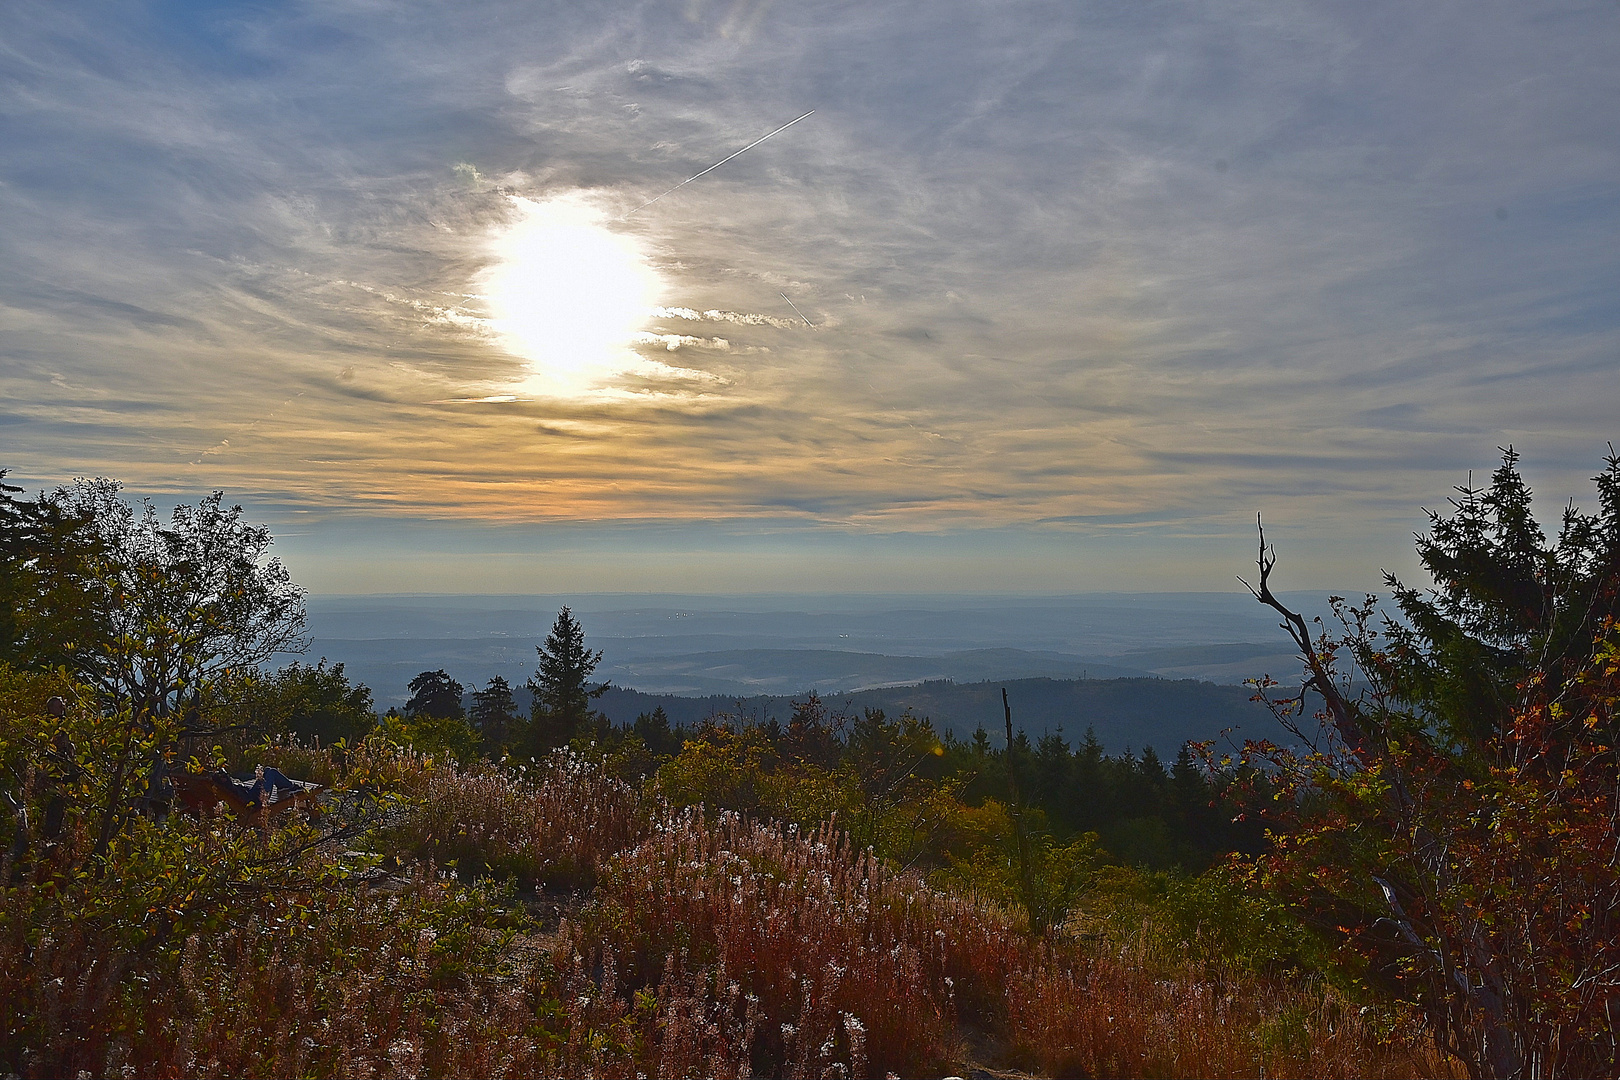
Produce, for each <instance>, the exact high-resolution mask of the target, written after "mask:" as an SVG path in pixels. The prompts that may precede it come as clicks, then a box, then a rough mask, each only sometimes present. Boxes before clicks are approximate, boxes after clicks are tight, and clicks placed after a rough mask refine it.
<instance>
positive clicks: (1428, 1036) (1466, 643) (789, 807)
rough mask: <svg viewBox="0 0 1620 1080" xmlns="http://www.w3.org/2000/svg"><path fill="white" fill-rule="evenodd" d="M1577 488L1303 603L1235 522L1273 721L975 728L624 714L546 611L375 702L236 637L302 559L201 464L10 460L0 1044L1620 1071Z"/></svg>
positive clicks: (755, 1070)
mask: <svg viewBox="0 0 1620 1080" xmlns="http://www.w3.org/2000/svg"><path fill="white" fill-rule="evenodd" d="M0 477H3V474H0ZM1595 484H1596V503H1597V505H1596V509H1595V510H1594V511H1592V512H1590V513H1587V512H1583V511H1581V510H1578V509H1577V508H1575V507H1574V506H1570V507H1569V508H1568V509H1566V510H1565V511H1564V512H1563V514H1562V516H1561V520H1560V522H1559V526H1558V528H1557V530H1556V532H1555V533H1554V534H1552V535H1548V534H1547V532H1546V531H1545V530H1544V529H1543V528H1542V526H1541V525H1540V524H1538V522H1537V519H1536V517H1535V515H1534V513H1533V510H1532V504H1531V493H1530V491H1529V489H1528V487H1527V485H1526V484H1525V482H1524V480H1523V477H1522V475H1521V473H1520V470H1519V466H1518V458H1517V455H1516V454H1514V452H1513V451H1512V450H1511V449H1510V450H1507V451H1505V452H1504V455H1503V459H1502V462H1501V465H1500V467H1499V468H1498V469H1497V470H1496V471H1495V473H1494V474H1493V476H1492V477H1491V479H1490V481H1489V483H1488V485H1487V486H1485V487H1483V488H1479V489H1475V488H1473V487H1471V486H1464V487H1461V488H1459V489H1458V490H1457V493H1456V498H1454V499H1453V500H1452V502H1451V503H1450V508H1449V510H1448V511H1446V512H1444V513H1439V512H1437V513H1432V514H1431V515H1430V516H1429V519H1428V521H1427V524H1426V530H1425V531H1424V532H1423V533H1421V534H1420V535H1419V536H1418V540H1417V545H1418V555H1419V558H1420V560H1421V564H1422V567H1423V569H1424V571H1425V573H1426V574H1427V575H1428V577H1429V579H1430V580H1429V582H1427V583H1425V584H1423V585H1411V584H1408V583H1406V582H1403V581H1400V580H1397V579H1396V578H1394V577H1390V578H1388V580H1387V590H1388V598H1387V599H1382V598H1380V597H1375V596H1366V597H1359V598H1336V600H1335V603H1334V612H1335V616H1334V617H1333V618H1331V619H1320V620H1307V619H1305V618H1304V617H1302V616H1301V615H1299V614H1298V613H1296V612H1294V611H1292V610H1290V609H1289V608H1288V607H1287V605H1286V604H1285V603H1283V602H1282V601H1281V600H1279V599H1278V598H1277V596H1276V595H1275V593H1274V592H1273V591H1272V581H1271V578H1272V574H1273V572H1274V570H1275V569H1276V567H1277V566H1278V560H1279V557H1280V556H1279V554H1278V553H1277V551H1276V550H1275V549H1274V548H1272V547H1270V546H1268V545H1267V544H1266V542H1265V539H1264V533H1263V531H1262V532H1261V533H1260V534H1259V548H1258V562H1257V566H1256V567H1255V569H1257V570H1258V576H1255V577H1253V578H1252V579H1250V580H1249V584H1250V585H1251V587H1252V591H1253V593H1254V596H1255V600H1256V602H1257V603H1260V604H1265V605H1267V606H1269V607H1271V608H1272V609H1274V611H1275V613H1276V615H1277V617H1278V619H1279V622H1280V629H1279V634H1280V635H1283V636H1285V637H1286V639H1287V640H1288V641H1289V642H1290V643H1291V644H1292V646H1293V647H1294V648H1295V649H1297V650H1298V653H1299V656H1300V662H1301V669H1302V670H1301V674H1300V679H1299V681H1298V682H1297V683H1296V684H1293V685H1290V686H1282V685H1279V684H1277V683H1276V682H1273V681H1272V680H1270V679H1267V678H1257V679H1256V680H1255V682H1254V683H1253V685H1252V687H1251V691H1252V693H1253V694H1254V695H1255V697H1256V699H1257V700H1259V701H1261V702H1262V703H1264V704H1265V705H1266V706H1267V707H1268V708H1269V709H1270V711H1271V714H1272V716H1273V717H1274V719H1275V724H1274V726H1273V736H1272V737H1271V738H1268V739H1266V738H1263V739H1250V740H1249V741H1246V742H1244V743H1242V744H1241V745H1237V744H1229V743H1225V742H1222V741H1220V740H1215V741H1211V742H1202V743H1196V742H1195V743H1187V744H1183V745H1180V746H1173V747H1171V746H1166V747H1159V748H1155V747H1152V746H1143V747H1140V748H1139V749H1136V750H1135V751H1130V750H1121V751H1119V752H1107V750H1106V749H1105V747H1104V745H1103V744H1102V743H1101V742H1099V740H1098V738H1097V737H1096V734H1095V732H1094V731H1090V730H1088V729H1087V725H1086V719H1085V717H1084V716H1083V715H1082V716H1076V717H1074V718H1073V722H1072V723H1071V724H1069V725H1067V726H1066V727H1065V729H1064V730H1063V731H1056V730H1049V731H1046V732H1045V733H1043V734H1039V735H1038V736H1036V737H1035V738H1031V737H1029V735H1027V734H1026V732H1025V731H1024V730H1023V729H1022V728H1021V726H1020V723H1019V717H1020V703H1019V700H1018V697H1017V696H1016V694H1015V693H1012V692H1010V691H1003V693H1002V702H1001V703H1002V716H1003V721H1004V722H1003V724H1001V725H999V726H997V727H995V728H994V729H990V730H987V729H986V728H984V727H980V728H979V729H978V730H977V731H975V732H973V733H972V735H971V737H967V738H959V737H957V735H955V734H954V733H952V732H950V731H940V730H936V727H935V725H934V723H933V722H932V721H931V720H930V718H929V717H928V716H926V715H919V714H917V713H915V712H913V711H911V710H904V711H901V712H899V713H896V714H892V715H891V714H890V713H888V712H886V711H885V710H883V709H881V708H873V707H850V708H846V707H844V706H842V705H840V704H838V703H836V702H831V701H827V700H823V699H822V698H820V697H818V696H817V695H815V694H813V693H812V694H806V695H804V696H802V697H800V698H797V699H794V701H793V702H792V706H791V710H790V714H789V715H788V716H786V717H785V718H780V719H779V718H776V717H774V716H772V717H765V716H761V715H759V714H752V715H751V714H749V713H748V712H746V711H744V710H738V711H732V712H727V711H725V710H715V711H712V712H711V713H710V714H709V715H707V716H706V717H704V718H703V719H701V720H697V721H683V722H672V721H671V720H670V718H669V716H668V715H667V714H666V713H665V711H664V710H663V709H661V708H655V709H653V710H651V711H648V712H643V713H641V714H640V715H639V716H638V717H637V718H636V719H635V720H634V722H633V723H629V724H624V725H616V724H614V723H612V722H610V721H609V720H608V719H607V718H606V716H605V715H604V714H603V713H602V712H601V710H600V709H599V708H598V702H599V700H600V698H601V696H602V694H603V693H605V692H606V688H605V687H604V685H603V684H601V683H600V682H597V681H595V680H594V678H593V675H594V672H595V670H596V668H597V666H598V664H599V663H600V660H601V654H600V653H599V652H596V651H593V650H592V648H591V647H590V639H589V635H588V628H587V627H585V626H583V625H582V624H581V622H580V621H579V620H578V619H577V618H575V617H574V615H573V613H572V611H571V610H570V609H568V608H566V607H565V608H563V609H562V610H561V611H560V612H559V613H558V615H557V619H556V621H555V623H554V625H553V626H552V629H551V633H550V635H549V636H548V637H547V638H546V639H545V640H543V641H541V642H538V643H536V652H535V672H534V675H533V676H532V677H531V678H530V680H529V682H528V685H527V687H524V688H521V689H524V690H526V691H527V693H526V694H524V695H521V696H523V697H526V698H528V699H529V700H530V701H531V702H532V705H531V706H530V707H529V708H527V709H522V710H520V709H519V708H518V700H519V697H520V695H519V694H518V693H517V691H518V690H519V689H520V688H514V687H513V686H511V685H509V684H508V683H507V682H506V680H504V679H501V678H494V679H489V680H487V681H485V682H484V684H483V685H481V686H471V687H469V686H464V685H463V684H461V683H459V682H458V681H457V680H456V679H455V678H453V677H452V676H451V675H450V674H449V673H448V672H446V671H443V670H436V671H424V672H422V673H421V674H419V675H418V676H417V677H416V678H415V679H413V680H412V681H411V683H410V687H409V689H410V693H411V696H410V699H409V701H408V702H407V703H406V704H405V706H404V707H403V708H402V709H392V708H391V709H388V710H387V711H385V712H381V713H379V712H378V711H377V710H376V709H375V707H374V705H373V699H372V694H371V690H370V689H368V688H367V687H365V686H363V685H357V684H355V683H353V682H351V680H350V679H349V678H348V677H347V676H346V675H345V672H344V669H343V666H342V665H341V664H329V663H328V662H327V661H325V660H316V661H314V662H303V661H300V662H297V663H293V664H290V665H286V666H282V667H279V668H277V667H273V666H272V664H271V660H272V658H274V657H277V656H278V655H281V654H285V653H287V652H289V651H297V650H298V649H299V648H300V647H301V646H302V645H304V644H305V643H306V636H305V629H304V615H303V606H302V597H303V591H302V590H301V589H300V588H299V587H298V586H297V584H296V583H294V582H293V581H292V579H291V576H290V574H289V573H288V571H287V570H286V568H285V567H284V566H283V565H282V564H281V563H280V562H278V561H277V560H275V559H274V558H271V557H270V554H269V551H270V547H271V543H272V537H271V535H270V533H269V531H268V530H266V529H264V528H262V527H258V526H254V525H251V524H250V523H248V522H247V521H246V520H245V519H244V514H243V512H242V510H241V509H240V508H239V507H231V506H228V505H226V503H225V502H224V498H223V495H222V494H220V493H215V494H214V495H212V496H210V497H208V498H205V499H203V500H201V501H200V502H198V503H196V504H194V505H186V504H182V505H181V506H179V507H177V508H176V509H175V510H174V512H173V514H172V515H171V516H170V517H169V518H168V519H164V518H162V517H160V516H159V515H158V513H157V512H156V510H155V509H154V508H153V507H152V506H151V505H150V504H144V505H136V504H132V503H131V502H130V501H128V500H127V499H126V498H125V497H124V495H123V492H122V490H121V488H120V487H119V485H118V484H116V483H115V482H112V481H105V480H98V481H88V482H87V481H81V482H78V483H76V484H75V485H71V486H68V487H64V488H59V489H56V490H54V491H49V492H43V493H40V494H39V495H38V496H36V497H28V496H27V495H26V493H24V492H23V491H21V490H20V489H18V488H17V487H15V486H12V485H4V489H3V491H0V575H3V576H0V592H3V593H4V594H5V596H4V599H5V603H4V605H3V607H0V763H3V769H0V788H3V791H4V795H5V799H6V808H5V809H6V813H5V815H4V819H3V821H0V970H4V971H5V972H7V973H8V981H9V992H8V993H7V994H5V995H4V996H3V997H0V1070H3V1071H4V1072H6V1073H7V1074H13V1075H18V1076H29V1077H32V1076H64V1075H92V1076H101V1075H109V1076H113V1075H116V1076H142V1077H147V1076H250V1075H251V1076H294V1075H296V1076H306V1075H307V1076H578V1075H591V1076H603V1077H606V1076H625V1077H632V1076H651V1075H657V1076H661V1077H662V1076H670V1077H676V1076H738V1077H742V1076H783V1077H834V1076H838V1077H864V1076H885V1075H893V1076H923V1075H934V1076H945V1075H959V1076H967V1075H991V1076H997V1075H1008V1074H1015V1073H1016V1074H1020V1075H1027V1074H1035V1075H1046V1076H1262V1075H1264V1076H1389V1077H1407V1076H1412V1077H1417V1076H1469V1077H1493V1078H1495V1077H1520V1076H1540V1077H1553V1076H1591V1075H1612V1074H1614V1072H1615V1071H1616V1069H1617V1068H1620V1046H1617V1043H1616V1030H1615V1021H1614V1018H1613V1007H1614V1006H1613V1003H1614V1002H1615V1001H1616V1000H1620V924H1617V921H1616V920H1617V915H1616V913H1617V912H1620V874H1617V866H1616V860H1617V859H1620V824H1617V822H1620V760H1617V757H1616V742H1615V738H1616V735H1617V725H1620V625H1617V618H1620V457H1617V456H1615V455H1613V453H1612V451H1611V454H1610V456H1609V457H1608V458H1606V459H1605V463H1604V468H1603V469H1602V470H1601V472H1600V473H1599V475H1598V476H1597V477H1596V478H1595ZM1008 685H1009V686H1012V685H1013V684H1008ZM199 792H200V793H201V794H198V793H199ZM974 1070H978V1072H974Z"/></svg>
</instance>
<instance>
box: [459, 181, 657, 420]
mask: <svg viewBox="0 0 1620 1080" xmlns="http://www.w3.org/2000/svg"><path fill="white" fill-rule="evenodd" d="M511 201H512V205H513V206H514V207H515V208H516V209H517V210H518V212H519V216H518V219H517V220H516V221H515V222H514V223H512V224H511V225H510V226H507V227H506V228H504V229H503V230H502V231H501V232H500V233H499V234H497V235H496V237H495V238H494V241H493V248H494V253H495V257H496V261H495V265H494V266H492V267H491V268H490V269H489V270H487V271H486V272H485V273H484V275H483V277H482V279H481V281H480V291H481V292H482V293H483V295H484V297H485V300H486V302H487V303H488V305H489V308H490V315H491V316H492V323H493V325H494V328H495V330H496V331H497V332H498V333H499V334H500V335H501V338H502V340H503V343H504V344H505V346H506V348H507V349H508V350H510V351H511V352H512V353H513V354H515V355H517V356H521V357H523V358H524V359H525V360H527V361H528V362H529V378H528V380H527V381H526V382H525V383H524V389H526V390H532V391H534V392H537V393H544V394H579V393H583V392H585V391H587V390H589V389H591V388H592V387H593V386H595V385H597V384H599V383H601V382H602V381H603V380H604V379H606V378H608V377H609V376H612V375H615V374H617V373H619V372H621V371H626V370H629V369H631V368H633V367H636V366H637V365H639V364H640V363H641V362H642V361H641V358H640V357H638V356H637V355H636V354H635V353H634V352H633V351H632V350H631V348H630V346H631V343H632V342H633V341H634V340H635V339H636V336H637V335H638V334H639V333H640V332H641V328H642V325H643V324H644V323H645V322H646V321H647V319H648V317H649V316H650V314H651V312H652V309H653V308H654V307H656V306H657V305H658V302H659V299H660V293H661V291H662V284H663V283H662V282H661V281H660V280H659V277H658V274H657V272H656V271H654V270H653V268H652V267H651V266H650V265H648V263H647V258H646V256H645V255H644V254H643V252H642V250H641V246H640V244H639V243H638V242H637V240H636V239H635V237H632V236H626V235H623V234H620V233H616V232H614V231H612V230H611V229H609V228H608V227H607V225H606V224H605V222H606V221H607V214H606V213H604V212H603V211H602V210H601V209H600V208H598V207H596V206H593V205H592V204H591V203H590V202H589V201H588V200H587V199H586V198H585V197H584V196H583V195H579V194H575V195H562V196H558V197H556V198H551V199H547V200H546V201H544V202H535V201H534V200H532V199H524V198H520V197H517V196H513V197H512V200H511Z"/></svg>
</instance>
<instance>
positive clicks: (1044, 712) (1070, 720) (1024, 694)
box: [597, 678, 1278, 756]
mask: <svg viewBox="0 0 1620 1080" xmlns="http://www.w3.org/2000/svg"><path fill="white" fill-rule="evenodd" d="M1002 687H1006V688H1007V696H1008V698H1009V699H1010V700H1011V702H1012V708H1013V724H1014V726H1015V727H1018V728H1021V729H1023V730H1024V731H1027V732H1028V733H1029V735H1030V737H1031V738H1036V737H1038V736H1040V735H1042V734H1044V733H1045V732H1047V731H1051V730H1055V729H1058V728H1062V729H1063V733H1064V736H1065V737H1066V738H1067V739H1068V740H1069V742H1070V744H1071V745H1072V744H1073V743H1075V742H1077V741H1078V740H1079V739H1080V738H1081V737H1082V736H1083V735H1084V733H1085V730H1086V728H1087V727H1088V726H1090V727H1092V728H1094V729H1095V730H1096V732H1097V737H1098V739H1099V740H1101V742H1102V743H1103V746H1104V747H1105V748H1106V749H1107V750H1108V752H1109V753H1120V752H1122V751H1124V750H1125V749H1126V748H1127V747H1129V748H1131V749H1133V750H1138V751H1140V750H1141V749H1142V747H1144V746H1148V745H1151V746H1153V747H1154V749H1156V750H1157V751H1158V752H1159V753H1160V754H1161V755H1163V756H1169V755H1172V754H1174V753H1175V751H1176V750H1177V749H1178V748H1179V747H1180V746H1181V744H1182V743H1184V742H1186V741H1187V740H1189V739H1192V740H1202V739H1218V738H1220V737H1221V734H1222V732H1223V731H1225V730H1226V729H1228V728H1240V729H1241V731H1235V732H1233V734H1232V738H1233V739H1242V738H1244V737H1261V736H1270V737H1273V738H1275V737H1276V736H1277V734H1278V732H1277V730H1276V722H1275V721H1274V720H1273V719H1272V718H1271V714H1270V713H1268V712H1267V711H1266V710H1265V708H1264V707H1262V706H1260V705H1256V704H1255V703H1253V702H1251V701H1250V700H1249V695H1250V691H1249V690H1248V689H1247V688H1245V687H1242V686H1230V685H1218V684H1215V683H1208V682H1198V681H1195V680H1191V679H1158V678H1126V679H1049V678H1025V679H1008V680H996V681H989V682H974V683H955V682H950V681H945V680H938V681H930V682H924V683H920V684H918V685H914V686H896V687H880V688H874V689H868V690H860V691H857V692H854V693H848V694H824V695H823V698H824V699H825V700H826V701H827V703H828V705H829V706H830V707H832V708H834V709H844V710H847V711H851V712H855V711H859V710H861V709H868V708H880V709H883V710H884V711H885V712H888V713H890V714H895V713H899V712H901V711H903V710H905V709H907V708H910V709H911V710H912V712H913V713H915V714H916V715H918V716H926V717H929V718H930V719H931V720H933V722H934V726H935V727H936V728H938V729H939V730H941V731H951V732H953V733H955V734H956V736H957V737H958V738H963V739H967V738H971V737H972V734H973V731H974V729H975V728H977V727H978V726H979V725H981V724H982V725H984V727H985V729H986V730H987V731H989V732H990V735H991V739H992V742H993V743H994V744H996V745H999V744H1000V742H1001V741H1002V738H1003V737H1002V735H1001V734H1000V733H1001V731H1002V730H1003V724H1002V713H1001V689H1002ZM798 696H799V697H803V695H798ZM793 700H794V698H793V697H791V696H786V695H771V694H761V695H754V696H751V697H735V696H725V695H710V696H706V697H683V696H680V695H676V694H644V693H641V692H640V691H636V690H623V689H619V688H617V687H615V688H612V689H610V690H608V691H607V693H605V694H603V695H602V697H601V698H600V699H599V700H598V702H597V707H598V708H600V709H601V710H602V711H603V712H604V713H606V714H607V715H608V717H609V718H610V719H612V720H613V721H614V722H615V723H620V724H624V723H630V722H632V721H633V720H634V719H635V718H636V715H637V714H638V713H642V712H651V711H652V710H653V709H654V708H656V707H658V706H660V705H662V706H663V708H664V712H665V713H666V714H668V716H669V718H670V720H671V722H673V723H679V724H686V725H691V724H695V723H698V722H700V721H702V720H704V719H705V718H707V717H709V716H713V715H716V714H719V713H726V714H732V715H737V714H739V713H740V714H741V715H742V716H744V717H745V718H747V719H749V720H753V721H757V722H764V721H768V720H770V719H772V718H775V719H777V720H779V721H781V722H783V723H785V722H786V721H787V719H788V717H789V716H790V715H792V711H793Z"/></svg>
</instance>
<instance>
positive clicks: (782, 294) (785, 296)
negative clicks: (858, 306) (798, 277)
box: [776, 113, 816, 330]
mask: <svg viewBox="0 0 1620 1080" xmlns="http://www.w3.org/2000/svg"><path fill="white" fill-rule="evenodd" d="M805 115H806V116H809V115H810V114H809V113H805ZM776 295H777V296H780V297H781V298H782V299H784V300H787V304H788V307H790V308H792V309H793V314H795V315H797V316H798V317H799V318H801V319H804V312H802V311H800V310H799V305H798V304H795V303H794V302H793V301H791V300H788V294H787V293H785V292H778V293H777V294H776ZM804 325H806V326H808V327H809V328H810V329H812V330H814V329H815V328H816V324H815V323H813V322H811V321H810V320H809V319H804Z"/></svg>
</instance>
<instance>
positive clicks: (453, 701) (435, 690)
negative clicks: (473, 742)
mask: <svg viewBox="0 0 1620 1080" xmlns="http://www.w3.org/2000/svg"><path fill="white" fill-rule="evenodd" d="M410 690H411V698H410V700H409V701H407V702H406V703H405V715H406V716H431V717H433V718H434V719H435V720H450V719H455V720H459V719H461V718H462V717H463V716H465V715H466V712H465V710H464V709H463V708H462V705H461V694H462V686H461V684H460V683H458V682H456V680H454V679H452V678H451V677H450V676H449V675H448V674H446V673H445V670H444V669H443V668H440V669H439V670H438V671H424V672H422V674H420V675H418V676H417V677H416V678H414V679H412V680H411V681H410Z"/></svg>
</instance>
